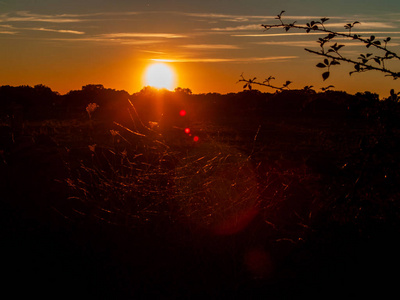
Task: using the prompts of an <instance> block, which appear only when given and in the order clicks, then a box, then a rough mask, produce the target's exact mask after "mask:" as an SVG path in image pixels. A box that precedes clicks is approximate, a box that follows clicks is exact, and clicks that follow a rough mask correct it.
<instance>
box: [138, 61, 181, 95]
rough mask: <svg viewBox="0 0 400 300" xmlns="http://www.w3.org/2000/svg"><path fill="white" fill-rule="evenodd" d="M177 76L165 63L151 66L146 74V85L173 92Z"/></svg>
mask: <svg viewBox="0 0 400 300" xmlns="http://www.w3.org/2000/svg"><path fill="white" fill-rule="evenodd" d="M174 81H175V74H174V72H173V71H172V69H171V68H170V67H169V66H168V65H166V64H164V63H155V64H152V65H150V66H149V67H148V68H147V69H146V72H145V84H146V85H149V86H152V87H155V88H158V89H168V90H172V89H173V88H174Z"/></svg>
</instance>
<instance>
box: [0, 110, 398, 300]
mask: <svg viewBox="0 0 400 300" xmlns="http://www.w3.org/2000/svg"><path fill="white" fill-rule="evenodd" d="M99 109H101V107H100V108H99ZM230 109H231V111H232V114H233V116H232V117H229V116H225V117H224V118H223V119H222V118H218V117H216V118H214V119H212V118H208V121H207V122H205V121H202V114H201V113H198V114H197V115H196V114H193V118H192V119H185V122H182V120H181V119H179V117H176V119H174V118H171V119H169V120H168V121H169V122H165V123H163V122H158V125H159V126H157V124H152V125H153V128H151V127H150V126H149V124H148V123H147V121H145V120H144V119H142V118H141V115H140V111H136V110H135V109H134V107H133V106H131V110H130V114H129V118H127V119H124V120H118V119H113V120H108V119H101V118H96V111H95V110H93V111H91V112H90V115H89V116H90V118H89V116H88V115H86V117H83V118H80V119H64V120H63V121H60V120H45V121H35V122H28V121H24V123H23V126H21V127H19V128H18V132H13V130H14V129H13V128H12V127H11V126H8V125H7V126H3V127H7V128H8V131H7V132H6V133H5V135H7V137H8V138H9V146H8V148H4V150H3V152H2V155H3V163H2V172H1V176H2V183H3V186H2V190H3V197H2V205H3V208H4V209H3V213H2V218H1V222H2V228H3V229H2V233H3V234H4V236H5V240H6V241H7V243H6V245H7V246H6V250H7V254H8V255H9V257H12V258H13V259H12V260H10V261H13V263H10V262H8V263H7V268H6V269H7V270H8V271H9V272H12V273H13V274H14V275H13V276H11V278H14V279H12V280H10V282H12V283H16V284H17V285H18V284H25V283H26V282H28V281H29V280H31V282H32V284H31V286H32V288H34V289H38V286H40V285H39V282H41V280H45V281H48V282H49V283H48V285H47V287H46V289H47V291H48V292H49V293H50V292H52V291H54V292H58V291H59V290H60V289H65V288H66V286H70V287H71V290H70V292H71V294H74V292H75V291H76V292H77V291H78V288H82V287H83V288H84V289H83V291H84V292H83V293H86V294H87V296H93V295H103V296H104V295H109V296H115V297H117V298H123V297H134V296H137V297H140V296H149V295H154V296H155V297H159V298H167V297H171V298H179V297H182V298H188V297H193V295H197V296H203V297H208V298H214V297H228V296H232V297H238V298H243V297H250V296H251V295H257V293H263V294H264V295H270V296H275V297H279V298H284V297H290V296H293V295H299V294H304V295H309V297H311V296H321V295H325V296H326V293H327V292H326V290H327V289H329V290H335V291H336V292H337V293H339V292H344V291H345V290H346V289H347V288H351V289H350V292H349V293H354V295H355V296H359V295H361V294H368V293H369V289H368V287H369V286H372V284H373V285H374V286H375V287H377V289H374V290H375V291H379V293H382V294H384V291H385V289H390V287H391V285H392V284H393V280H392V278H391V275H390V272H389V271H390V269H391V268H392V266H398V263H399V261H398V259H397V255H396V251H397V249H398V247H397V246H396V245H397V243H396V242H397V237H398V230H399V228H400V227H399V218H398V217H399V215H398V214H399V209H398V201H397V199H398V196H399V192H398V188H397V185H396V182H398V181H397V179H398V178H399V172H398V169H397V168H395V167H394V166H398V164H399V160H398V157H397V155H396V153H397V152H396V151H397V149H399V148H398V132H399V131H398V130H397V129H396V127H395V128H394V129H393V130H391V132H390V133H382V126H381V125H380V124H379V123H377V122H375V121H373V122H371V121H368V120H367V121H366V120H365V118H363V117H362V116H361V115H360V116H359V117H357V118H356V117H349V118H345V119H337V118H320V117H319V116H318V115H314V117H309V116H308V117H305V116H304V115H301V114H299V115H298V116H295V117H293V114H292V115H290V116H289V117H286V116H285V115H284V114H282V113H280V114H279V115H278V114H277V115H275V116H274V115H273V114H269V115H268V114H267V115H264V116H263V115H260V114H261V113H264V112H263V111H261V112H257V113H253V114H252V115H247V116H244V115H242V114H239V113H237V112H236V111H235V110H234V109H233V108H232V107H231V108H230ZM192 111H194V112H195V111H196V110H195V109H193V110H192ZM213 115H214V116H218V115H219V114H218V113H217V112H213ZM113 122H114V123H113ZM186 125H187V126H190V128H191V132H192V133H193V135H194V134H195V135H198V136H199V137H200V139H199V142H194V141H193V139H192V137H193V136H188V134H186V133H184V131H183V129H184V128H185V126H186ZM377 141H379V143H377ZM16 249H17V251H16ZM17 269H29V270H33V269H36V270H41V271H43V272H45V274H44V275H42V277H37V278H35V276H34V272H33V271H29V272H27V273H26V275H25V276H23V277H22V279H19V281H18V279H16V278H17V276H18V274H19V273H18V272H17V271H16V270H17ZM40 278H42V279H40ZM55 278H58V279H55ZM81 293H82V292H81Z"/></svg>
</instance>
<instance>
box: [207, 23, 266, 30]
mask: <svg viewBox="0 0 400 300" xmlns="http://www.w3.org/2000/svg"><path fill="white" fill-rule="evenodd" d="M261 29H262V27H261V25H260V24H250V25H241V26H235V27H225V28H211V30H213V31H241V30H261Z"/></svg>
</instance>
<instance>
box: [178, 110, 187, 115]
mask: <svg viewBox="0 0 400 300" xmlns="http://www.w3.org/2000/svg"><path fill="white" fill-rule="evenodd" d="M179 115H180V116H181V117H184V116H186V110H184V109H182V110H181V111H180V112H179Z"/></svg>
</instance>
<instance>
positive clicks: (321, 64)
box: [317, 63, 326, 68]
mask: <svg viewBox="0 0 400 300" xmlns="http://www.w3.org/2000/svg"><path fill="white" fill-rule="evenodd" d="M317 67H318V68H326V65H325V64H323V63H319V64H318V65H317Z"/></svg>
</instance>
